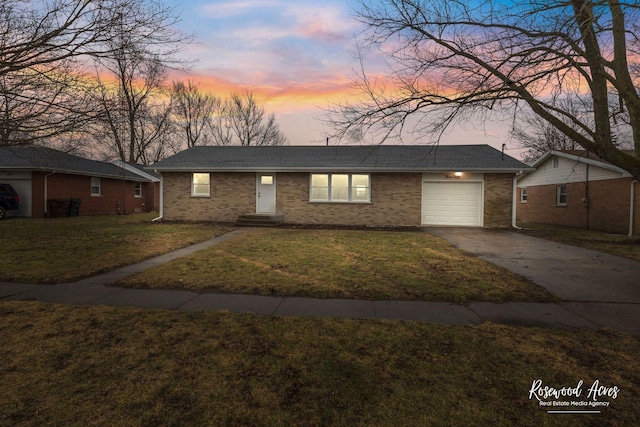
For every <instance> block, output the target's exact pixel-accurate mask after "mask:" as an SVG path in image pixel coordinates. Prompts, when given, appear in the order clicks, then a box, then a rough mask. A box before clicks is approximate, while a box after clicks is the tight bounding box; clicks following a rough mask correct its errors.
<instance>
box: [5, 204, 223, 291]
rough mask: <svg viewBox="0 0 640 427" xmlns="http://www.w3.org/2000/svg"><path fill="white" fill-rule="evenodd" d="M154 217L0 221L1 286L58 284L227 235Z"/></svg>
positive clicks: (215, 228)
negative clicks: (155, 220)
mask: <svg viewBox="0 0 640 427" xmlns="http://www.w3.org/2000/svg"><path fill="white" fill-rule="evenodd" d="M156 216H157V214H153V213H151V214H138V215H122V216H115V215H110V216H85V217H76V218H56V219H7V220H3V221H0V235H1V236H2V256H1V257H0V282H21V283H63V282H70V281H74V280H79V279H82V278H84V277H87V276H92V275H95V274H98V273H102V272H104V271H108V270H112V269H115V268H118V267H122V266H125V265H129V264H134V263H136V262H139V261H142V260H144V259H147V258H151V257H153V256H156V255H160V254H163V253H167V252H170V251H173V250H176V249H179V248H182V247H184V246H188V245H191V244H194V243H198V242H201V241H204V240H207V239H210V238H212V237H215V236H219V235H221V234H224V233H226V232H227V231H229V230H231V228H229V227H220V226H214V225H207V224H176V223H159V224H156V223H151V220H152V219H153V218H154V217H156Z"/></svg>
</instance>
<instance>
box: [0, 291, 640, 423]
mask: <svg viewBox="0 0 640 427" xmlns="http://www.w3.org/2000/svg"><path fill="white" fill-rule="evenodd" d="M0 317H1V318H2V323H1V324H0V360H2V363H0V384H2V385H3V386H2V387H0V425H3V426H5V425H6V426H41V425H114V426H124V425H301V426H312V425H327V426H330V425H352V426H360V425H363V426H364V425H367V426H369V425H378V426H386V425H389V426H392V425H399V424H401V425H405V426H424V425H478V426H480V425H492V426H513V425H539V426H560V425H562V426H584V425H594V426H595V425H640V407H639V406H638V399H637V396H638V395H640V365H639V364H638V363H637V355H638V354H640V338H639V337H637V336H633V335H629V334H622V333H614V332H607V331H601V332H579V331H571V332H567V331H558V330H544V329H537V328H522V327H509V326H501V325H494V324H483V325H480V326H476V327H461V326H441V325H427V324H418V323H414V322H396V321H356V320H344V319H343V320H339V319H320V318H317V319H300V318H293V317H291V318H287V317H265V316H257V315H249V314H246V315H237V314H229V313H181V312H171V311H163V310H139V309H124V308H109V307H70V306H63V305H48V304H41V303H30V302H11V303H8V302H7V303H0ZM536 379H542V380H543V381H544V383H545V385H550V386H554V387H558V388H560V387H565V386H566V387H568V386H572V387H575V386H576V384H577V383H578V381H580V380H583V381H584V384H585V385H584V389H585V390H584V392H583V395H582V398H586V393H587V389H588V387H590V385H591V384H592V383H593V382H594V381H596V380H598V381H599V382H600V384H601V385H607V386H613V385H616V386H617V387H619V389H620V392H619V394H618V397H617V398H616V399H610V398H607V399H605V398H601V399H600V400H608V401H611V402H612V403H611V406H609V407H608V408H604V409H602V410H603V412H602V413H601V414H599V415H580V416H576V415H569V416H557V415H550V414H547V412H546V410H547V408H543V407H541V406H540V405H539V404H538V402H537V401H536V400H535V399H530V398H529V390H530V388H531V386H532V382H533V381H534V380H536ZM581 400H582V399H581Z"/></svg>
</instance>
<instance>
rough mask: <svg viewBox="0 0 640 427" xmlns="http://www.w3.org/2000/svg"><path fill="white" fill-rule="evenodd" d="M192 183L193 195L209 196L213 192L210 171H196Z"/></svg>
mask: <svg viewBox="0 0 640 427" xmlns="http://www.w3.org/2000/svg"><path fill="white" fill-rule="evenodd" d="M192 184H193V185H192V186H191V195H192V196H197V197H209V195H210V194H211V185H210V176H209V174H208V173H194V174H193V182H192Z"/></svg>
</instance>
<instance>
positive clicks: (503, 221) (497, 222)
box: [484, 173, 513, 228]
mask: <svg viewBox="0 0 640 427" xmlns="http://www.w3.org/2000/svg"><path fill="white" fill-rule="evenodd" d="M512 200H513V175H511V174H499V173H486V174H484V226H485V227H492V228H507V227H511V218H512V215H511V213H512V206H513V203H512Z"/></svg>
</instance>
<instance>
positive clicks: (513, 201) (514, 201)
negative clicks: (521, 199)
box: [511, 171, 524, 230]
mask: <svg viewBox="0 0 640 427" xmlns="http://www.w3.org/2000/svg"><path fill="white" fill-rule="evenodd" d="M522 175H524V173H523V172H522V171H518V173H517V174H516V175H515V176H514V177H513V196H512V198H511V227H512V228H515V229H516V230H522V227H518V226H517V225H516V209H517V206H518V202H517V200H518V177H520V176H522Z"/></svg>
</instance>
